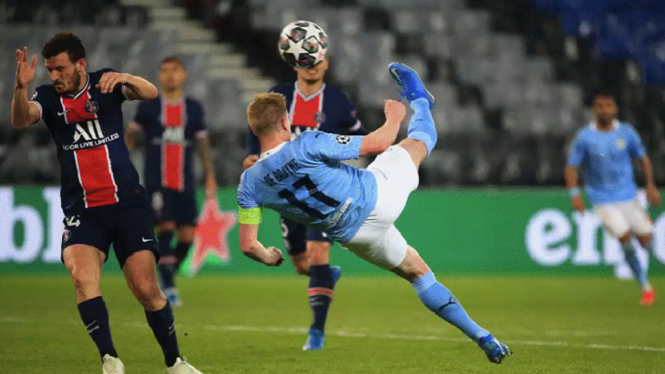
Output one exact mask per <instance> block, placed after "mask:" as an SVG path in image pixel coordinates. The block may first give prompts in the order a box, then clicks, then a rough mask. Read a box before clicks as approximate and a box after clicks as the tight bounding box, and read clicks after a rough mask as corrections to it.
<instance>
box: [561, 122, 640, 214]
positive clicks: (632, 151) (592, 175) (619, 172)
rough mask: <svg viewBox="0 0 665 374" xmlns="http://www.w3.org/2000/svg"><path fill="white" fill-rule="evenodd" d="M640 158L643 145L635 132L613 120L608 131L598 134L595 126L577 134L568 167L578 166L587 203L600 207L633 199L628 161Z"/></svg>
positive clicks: (635, 193) (631, 170)
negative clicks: (611, 126)
mask: <svg viewBox="0 0 665 374" xmlns="http://www.w3.org/2000/svg"><path fill="white" fill-rule="evenodd" d="M644 155H645V149H644V144H643V143H642V140H641V139H640V136H639V135H638V134H637V132H636V131H635V129H633V127H632V126H630V125H629V124H627V123H621V122H619V121H615V125H614V129H613V130H611V131H608V132H603V131H599V130H598V129H597V128H596V126H595V124H591V125H589V126H587V127H585V128H583V129H581V130H580V131H578V133H577V135H576V136H575V140H574V142H573V145H572V147H571V150H570V155H569V157H568V164H569V165H573V166H581V167H582V172H583V177H584V185H585V189H586V192H587V195H588V196H589V200H590V201H591V204H593V205H603V204H611V203H617V202H622V201H628V200H632V199H634V198H636V197H637V185H636V184H635V176H634V175H633V165H632V159H633V158H639V159H641V158H643V157H644Z"/></svg>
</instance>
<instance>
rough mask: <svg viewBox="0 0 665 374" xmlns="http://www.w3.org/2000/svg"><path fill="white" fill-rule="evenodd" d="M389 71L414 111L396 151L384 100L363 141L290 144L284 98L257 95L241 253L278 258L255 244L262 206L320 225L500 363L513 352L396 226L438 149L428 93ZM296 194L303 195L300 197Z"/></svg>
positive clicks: (393, 124)
mask: <svg viewBox="0 0 665 374" xmlns="http://www.w3.org/2000/svg"><path fill="white" fill-rule="evenodd" d="M389 71H390V73H391V74H392V76H393V79H394V80H395V81H396V82H397V83H399V84H400V86H401V87H402V89H403V93H402V95H403V96H404V97H406V98H407V99H408V100H409V102H410V104H411V108H412V109H413V110H414V114H413V116H412V118H411V121H410V123H409V128H408V138H407V139H404V140H403V141H401V142H400V143H399V144H397V145H395V146H392V145H393V143H394V142H395V139H396V138H397V132H398V131H399V128H400V124H401V122H402V121H403V120H404V116H405V114H406V108H405V107H404V105H403V104H402V103H400V102H397V101H392V100H386V101H385V115H386V121H385V124H384V125H383V126H382V127H380V128H379V129H377V130H376V131H374V132H372V133H371V134H369V135H367V136H345V135H335V134H325V133H322V132H316V133H306V134H303V135H301V136H300V137H299V138H297V139H295V140H293V141H290V138H291V136H290V135H291V129H290V127H291V124H290V122H289V119H288V117H287V106H286V102H285V100H284V96H282V95H279V94H275V93H268V94H259V95H257V96H256V98H255V100H254V101H253V102H252V103H251V104H250V105H249V108H248V110H247V112H248V117H249V123H250V126H251V128H252V131H254V132H255V133H256V134H257V135H258V136H259V138H260V141H261V150H262V151H263V153H262V154H261V157H260V158H259V161H258V162H257V163H256V165H255V166H254V167H252V168H250V169H248V170H246V171H245V173H244V174H243V175H242V177H241V181H240V186H239V187H238V204H239V206H240V208H239V211H240V247H241V248H242V251H243V252H244V253H245V254H246V255H247V256H248V257H250V258H252V259H254V260H255V261H258V262H262V263H264V264H266V265H268V266H279V265H280V264H281V262H282V261H283V259H282V254H281V251H280V250H279V249H277V248H275V247H269V248H265V247H264V246H263V244H261V243H260V242H259V241H258V239H257V237H258V232H259V226H258V224H259V223H260V221H261V207H269V208H271V209H274V210H276V211H278V212H279V213H281V214H283V215H287V216H289V217H291V218H292V219H294V220H297V221H298V222H300V223H302V224H306V225H308V226H309V225H311V226H313V227H317V228H320V229H325V230H326V232H327V233H328V234H329V235H330V236H331V237H333V238H334V239H335V240H338V241H339V242H340V243H342V245H343V246H344V247H345V248H347V249H348V250H350V251H351V252H353V253H355V254H356V255H357V256H359V257H360V258H362V259H364V260H366V261H368V262H370V263H372V264H374V265H376V266H379V267H381V268H383V269H386V270H389V271H391V272H393V273H395V274H396V275H398V276H399V277H401V278H403V279H405V280H407V281H409V282H410V283H411V285H412V286H413V288H414V289H415V291H416V293H417V294H418V297H419V298H420V300H421V302H422V303H423V304H424V305H425V306H426V307H427V308H428V309H430V310H431V311H432V312H434V313H436V314H437V315H438V316H439V317H440V318H442V319H443V320H445V321H447V322H449V323H450V324H452V325H453V326H455V327H457V328H458V329H459V330H460V331H462V332H463V333H464V334H466V335H467V336H468V337H469V338H471V339H472V340H473V341H474V342H476V343H477V344H478V345H479V346H480V347H481V349H482V350H483V351H484V352H485V354H486V355H487V357H488V359H489V360H490V361H491V362H493V363H496V364H500V363H501V362H502V361H503V359H504V358H505V357H506V356H508V355H510V354H511V352H510V350H509V349H508V347H507V346H505V345H504V344H502V343H500V342H499V341H498V340H496V339H495V338H494V337H493V336H492V335H491V334H490V333H489V332H488V331H487V330H485V329H483V328H482V327H480V326H479V325H478V324H476V323H475V322H474V321H473V320H471V318H469V316H468V314H467V313H466V311H465V310H464V308H462V306H461V305H460V303H459V302H458V301H457V299H456V298H455V297H454V296H453V295H452V294H451V292H450V291H449V290H448V289H447V288H445V287H444V286H443V285H442V284H441V283H439V282H438V281H437V280H436V277H435V276H434V273H433V272H432V271H431V270H430V268H429V267H428V266H427V264H426V263H425V261H423V259H422V258H421V257H420V255H419V254H418V252H417V251H416V250H415V249H414V248H412V247H411V246H409V245H408V243H407V242H406V240H405V239H404V237H403V236H402V234H401V233H400V232H399V231H398V229H397V228H396V227H395V225H394V222H395V221H396V220H397V219H398V218H399V216H400V214H401V213H402V211H403V210H404V208H405V206H406V203H407V200H408V198H409V195H410V194H411V193H412V192H413V191H415V190H416V189H417V188H418V184H419V176H418V168H419V167H420V164H421V163H422V161H424V160H425V158H427V156H428V155H429V154H430V152H431V151H432V149H433V148H434V146H435V145H436V142H437V131H436V127H435V124H434V119H433V118H432V114H431V108H432V107H433V106H434V97H433V96H432V95H431V94H430V93H429V92H428V91H427V89H425V86H424V85H423V84H422V82H421V81H420V78H419V77H418V74H417V73H416V72H415V71H414V70H412V69H410V68H409V67H408V66H406V65H403V64H398V63H392V64H390V66H389ZM368 155H378V157H377V158H376V160H375V161H374V162H373V163H372V164H370V165H369V166H368V167H367V169H358V168H355V167H353V166H348V165H345V164H342V163H341V161H343V160H348V159H358V158H359V157H361V156H368ZM301 189H303V190H304V193H299V191H300V190H301ZM312 339H313V338H312ZM322 343H323V339H322V338H321V344H322Z"/></svg>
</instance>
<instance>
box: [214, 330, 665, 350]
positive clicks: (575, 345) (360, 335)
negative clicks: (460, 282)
mask: <svg viewBox="0 0 665 374" xmlns="http://www.w3.org/2000/svg"><path fill="white" fill-rule="evenodd" d="M203 328H204V329H206V330H217V331H249V332H272V333H283V334H304V333H307V329H304V328H300V327H277V326H271V327H260V326H223V325H205V326H203ZM326 335H328V336H340V337H351V338H369V339H391V340H429V341H445V342H456V343H457V342H468V341H469V339H467V338H454V337H446V336H436V335H404V334H365V333H355V332H353V333H352V332H346V331H343V330H341V331H329V332H327V333H326ZM502 341H504V340H502ZM504 342H505V343H506V344H515V345H533V346H550V347H570V348H584V349H602V350H631V351H646V352H665V348H660V347H642V346H636V345H607V344H578V343H568V342H561V341H551V342H545V341H538V340H505V341H504Z"/></svg>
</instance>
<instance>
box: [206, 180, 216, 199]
mask: <svg viewBox="0 0 665 374" xmlns="http://www.w3.org/2000/svg"><path fill="white" fill-rule="evenodd" d="M205 190H206V197H207V198H208V199H212V198H214V197H215V196H217V181H216V180H215V178H214V177H208V178H206V182H205Z"/></svg>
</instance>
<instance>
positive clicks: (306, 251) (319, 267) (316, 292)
mask: <svg viewBox="0 0 665 374" xmlns="http://www.w3.org/2000/svg"><path fill="white" fill-rule="evenodd" d="M328 61H329V60H328V59H324V60H323V61H321V62H320V63H319V64H317V65H315V66H314V67H312V68H309V69H294V70H295V71H296V74H297V76H298V80H297V81H296V83H295V84H293V83H286V84H280V85H277V86H275V87H273V88H272V89H271V90H270V92H277V93H280V94H282V95H284V97H285V98H286V107H287V108H289V112H288V115H289V122H290V123H291V133H292V134H293V135H292V138H295V137H296V136H298V135H300V134H303V133H304V132H306V131H315V130H316V131H323V132H327V133H335V134H339V133H340V132H341V133H343V134H345V135H365V134H366V133H367V132H366V131H365V129H364V128H363V127H362V124H361V123H360V120H358V118H357V117H356V109H355V107H354V106H353V103H351V100H349V97H348V96H346V94H344V93H343V92H342V91H339V90H338V89H336V88H335V87H333V86H330V85H327V84H326V83H324V81H323V78H324V76H325V73H326V71H327V70H328ZM246 151H247V153H248V156H247V158H245V161H244V162H243V166H244V167H245V169H246V168H248V167H250V166H252V165H254V164H255V163H256V161H257V160H258V159H259V154H260V153H261V145H260V144H259V139H258V138H257V137H256V135H254V133H252V131H251V130H250V129H247V138H246ZM280 223H281V225H282V235H283V237H284V245H286V250H287V251H288V253H289V257H290V258H291V262H293V266H294V267H295V268H296V271H297V272H298V274H301V275H308V276H309V289H308V290H307V294H308V298H309V304H310V307H311V309H312V312H313V314H314V321H313V322H312V325H311V326H310V329H309V333H308V338H307V342H306V343H305V345H304V346H303V350H318V349H323V341H324V330H325V325H326V319H327V317H328V309H329V308H330V304H331V302H332V299H333V295H334V292H335V284H336V283H337V281H338V280H339V278H340V276H341V275H342V269H341V268H340V267H339V266H332V267H331V266H330V247H331V245H332V239H331V238H330V237H328V235H326V233H325V232H323V231H321V230H318V229H316V228H313V227H307V226H305V225H303V224H301V223H298V222H296V221H294V220H292V219H290V218H288V217H285V216H282V217H281V218H280Z"/></svg>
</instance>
